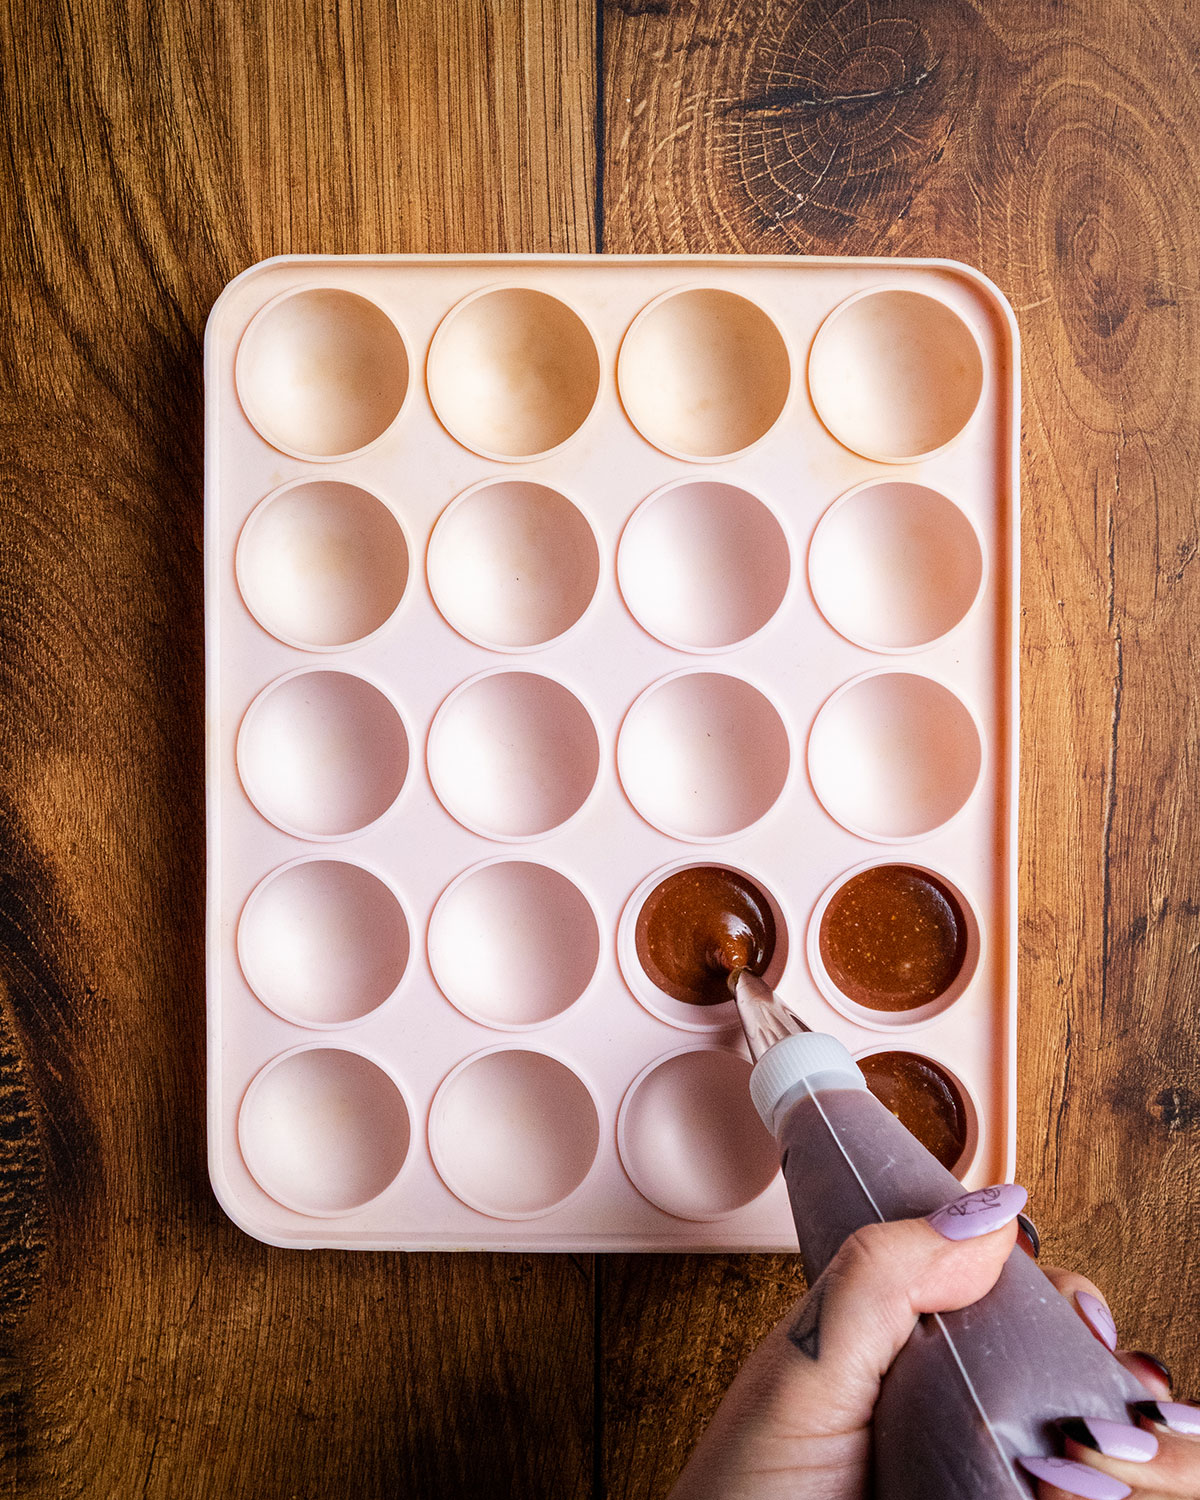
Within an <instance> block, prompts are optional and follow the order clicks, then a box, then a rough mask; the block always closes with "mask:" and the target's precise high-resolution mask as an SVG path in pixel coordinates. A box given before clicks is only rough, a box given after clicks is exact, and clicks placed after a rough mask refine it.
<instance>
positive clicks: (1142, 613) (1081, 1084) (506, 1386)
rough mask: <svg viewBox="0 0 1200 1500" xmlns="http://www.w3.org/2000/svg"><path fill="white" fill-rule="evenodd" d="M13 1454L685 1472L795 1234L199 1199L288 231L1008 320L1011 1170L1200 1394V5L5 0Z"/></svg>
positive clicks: (421, 1490)
mask: <svg viewBox="0 0 1200 1500" xmlns="http://www.w3.org/2000/svg"><path fill="white" fill-rule="evenodd" d="M0 45H2V46H3V58H2V67H0V78H2V88H3V118H4V122H5V136H6V144H5V148H4V150H3V151H2V152H0V185H2V186H0V236H2V243H3V251H4V260H3V264H4V269H5V293H6V304H7V306H6V312H7V315H6V317H5V318H4V320H3V326H2V331H0V338H2V344H0V370H2V381H3V388H2V396H0V424H2V431H3V443H2V448H0V464H2V469H0V473H2V476H3V494H2V499H0V539H2V547H3V552H2V558H0V713H2V714H3V722H2V730H0V757H2V772H0V831H2V839H0V964H2V974H0V978H2V988H0V1448H2V1450H3V1454H4V1457H3V1460H2V1463H0V1484H2V1485H3V1493H5V1494H13V1495H21V1496H28V1497H31V1500H51V1497H55V1500H57V1497H67V1496H72V1497H73V1496H79V1497H88V1500H91V1497H108V1496H113V1497H118V1500H123V1497H126V1496H143V1495H144V1496H148V1497H163V1500H168V1497H169V1500H189V1497H193V1496H194V1497H209V1496H213V1495H222V1496H229V1497H235V1496H237V1497H241V1496H245V1497H251V1496H252V1497H255V1500H274V1497H280V1500H282V1497H285V1496H286V1497H309V1496H312V1497H315V1496H318V1495H326V1494H330V1495H339V1496H346V1497H352V1500H358V1497H374V1496H380V1497H383V1496H392V1495H400V1494H402V1495H407V1496H413V1497H441V1496H446V1497H458V1496H476V1495H478V1496H492V1495H495V1496H514V1497H515V1496H535V1497H554V1500H575V1497H584V1496H600V1495H602V1494H607V1495H609V1496H611V1497H613V1500H617V1497H621V1500H624V1497H643V1496H645V1497H650V1496H659V1495H662V1494H664V1493H665V1491H666V1489H667V1488H668V1487H669V1484H670V1481H671V1479H672V1478H673V1477H674V1475H675V1473H676V1472H677V1471H678V1469H679V1467H680V1465H681V1464H682V1462H683V1459H684V1457H685V1455H686V1453H687V1452H688V1451H689V1449H690V1447H691V1445H692V1444H693V1443H694V1441H695V1438H696V1436H697V1434H698V1431H699V1429H700V1426H701V1425H702V1423H703V1421H704V1420H705V1418H706V1417H707V1415H708V1414H709V1413H710V1412H711V1410H712V1408H713V1406H714V1405H715V1403H716V1401H717V1399H718V1398H719V1396H720V1393H721V1391H722V1390H723V1389H724V1388H725V1386H726V1385H727V1384H728V1382H729V1380H730V1379H731V1377H732V1375H733V1373H734V1371H735V1370H736V1368H737V1366H738V1364H739V1362H740V1360H741V1359H742V1358H743V1356H744V1354H745V1353H746V1352H747V1350H748V1349H749V1348H750V1347H751V1346H752V1344H753V1342H754V1341H755V1339H756V1338H757V1337H758V1336H759V1334H760V1333H761V1332H763V1331H764V1330H765V1329H766V1328H767V1327H768V1326H769V1325H770V1324H771V1322H772V1321H773V1320H774V1319H775V1318H776V1317H778V1316H779V1315H780V1314H781V1313H782V1311H783V1310H784V1308H785V1306H786V1305H787V1302H788V1300H789V1299H790V1298H791V1297H792V1296H793V1295H794V1294H795V1293H796V1292H797V1291H798V1290H799V1289H800V1287H801V1284H802V1283H801V1280H800V1276H799V1272H798V1269H797V1267H796V1264H795V1262H794V1261H793V1260H792V1259H791V1258H790V1257H748V1256H747V1257H699V1256H696V1257H663V1258H656V1257H646V1256H612V1257H595V1258H592V1257H585V1258H579V1257H566V1256H547V1257H537V1256H499V1255H497V1256H482V1255H472V1256H466V1255H464V1256H433V1255H412V1256H399V1255H397V1256H384V1255H353V1254H348V1253H334V1252H313V1253H309V1254H303V1253H297V1252H287V1251H281V1250H275V1249H271V1248H269V1247H267V1246H264V1245H260V1244H258V1243H256V1242H254V1241H253V1240H250V1239H248V1238H247V1237H246V1236H244V1235H243V1234H241V1233H240V1232H239V1231H238V1230H236V1229H234V1228H233V1226H232V1225H231V1224H230V1223H229V1222H228V1221H226V1220H225V1218H224V1217H223V1215H222V1214H221V1212H220V1210H219V1209H218V1208H217V1206H216V1204H215V1202H214V1200H213V1198H212V1196H211V1193H210V1191H209V1188H208V1184H207V1177H206V1172H205V1164H204V1143H203V1095H204V1078H203V1067H204V1049H203V1038H204V988H203V963H204V958H203V949H204V944H203V904H204V883H203V868H204V822H203V818H204V811H203V742H202V729H203V641H202V586H201V532H202V467H203V451H202V411H201V338H202V333H203V326H204V319H205V316H206V314H207V311H208V308H209V307H210V305H211V304H212V302H213V300H214V299H215V297H216V295H217V293H218V292H219V290H220V288H221V286H222V285H223V284H224V283H225V282H226V281H227V280H228V279H229V278H230V277H231V276H233V275H234V274H236V273H237V272H238V271H240V270H241V269H243V268H244V267H245V266H246V265H248V264H250V263H251V262H253V261H255V260H258V259H260V258H262V257H264V256H267V255H271V254H275V253H278V252H282V251H297V252H301V251H318V250H319V251H325V252H350V251H359V252H363V251H405V250H418V251H430V252H442V251H466V250H561V251H572V250H580V251H583V250H589V249H594V248H600V249H603V250H606V251H612V252H658V251H671V252H680V251H753V252H758V253H771V252H783V251H788V252H796V251H800V252H815V253H824V254H846V255H853V254H866V253H871V254H879V253H885V254H908V255H939V256H949V257H954V258H959V259H963V260H967V261H970V262H973V263H974V264H976V265H978V266H980V267H981V268H982V269H983V270H985V271H986V272H987V273H988V274H989V275H991V276H992V277H993V278H994V279H995V280H996V281H997V282H998V283H999V284H1000V286H1001V287H1002V288H1003V289H1004V290H1005V292H1006V293H1007V294H1008V296H1009V297H1010V299H1011V300H1012V302H1013V304H1014V306H1015V307H1016V309H1017V314H1018V319H1019V321H1020V324H1021V328H1022V333H1023V337H1024V381H1025V395H1024V402H1025V404H1024V443H1023V485H1024V496H1023V500H1024V533H1023V568H1024V581H1023V589H1022V672H1023V686H1022V712H1023V728H1022V755H1023V765H1022V782H1021V786H1022V804H1021V850H1022V854H1021V899H1022V914H1021V931H1020V937H1021V976H1020V984H1021V1033H1020V1059H1019V1066H1020V1082H1021V1100H1022V1105H1021V1117H1020V1137H1019V1178H1020V1180H1021V1181H1022V1182H1024V1183H1025V1185H1026V1186H1027V1187H1028V1188H1029V1191H1030V1195H1031V1200H1032V1212H1033V1213H1034V1215H1035V1217H1036V1219H1037V1221H1038V1223H1039V1225H1040V1228H1041V1231H1042V1235H1043V1241H1044V1246H1045V1251H1044V1258H1046V1259H1049V1260H1051V1261H1054V1262H1058V1263H1061V1264H1068V1265H1075V1266H1078V1267H1079V1268H1080V1269H1084V1270H1086V1271H1088V1273H1089V1274H1091V1275H1092V1276H1093V1277H1094V1279H1095V1280H1096V1281H1097V1282H1099V1284H1100V1285H1101V1286H1102V1287H1103V1288H1104V1289H1105V1291H1106V1292H1107V1294H1108V1296H1109V1298H1110V1300H1111V1302H1112V1305H1113V1308H1114V1311H1115V1314H1116V1317H1117V1322H1118V1325H1119V1327H1120V1329H1121V1332H1122V1339H1123V1342H1124V1343H1126V1344H1127V1345H1129V1346H1131V1347H1141V1348H1148V1349H1152V1350H1155V1351H1156V1352H1158V1353H1159V1354H1160V1355H1161V1356H1162V1357H1163V1358H1165V1359H1166V1360H1167V1361H1168V1363H1169V1364H1171V1365H1172V1366H1173V1367H1174V1369H1175V1372H1176V1376H1177V1386H1178V1389H1179V1390H1180V1392H1181V1393H1182V1394H1183V1395H1188V1394H1192V1395H1200V1356H1198V1353H1197V1347H1196V1345H1197V1340H1196V1324H1195V1317H1194V1307H1189V1303H1188V1292H1187V1288H1188V1286H1189V1283H1190V1284H1191V1285H1192V1286H1193V1287H1194V1285H1195V1282H1196V1279H1197V1274H1198V1257H1197V1251H1196V1244H1197V1239H1198V1235H1200V1208H1198V1203H1200V1165H1198V1162H1200V1157H1198V1151H1197V1143H1198V1140H1200V1077H1198V1071H1197V1050H1198V1039H1197V1032H1198V1023H1197V1020H1196V1015H1197V991H1198V987H1200V985H1198V980H1200V972H1198V971H1200V898H1198V895H1197V881H1196V875H1195V871H1196V869H1197V867H1198V866H1200V820H1198V814H1197V806H1198V803H1200V748H1198V745H1200V725H1198V723H1197V719H1198V714H1200V710H1198V708H1197V704H1198V703H1200V692H1198V690H1197V681H1198V666H1200V663H1198V659H1197V655H1198V654H1197V648H1196V641H1197V639H1198V638H1200V593H1198V589H1200V585H1198V582H1197V580H1198V578H1200V569H1197V568H1196V567H1194V566H1193V564H1194V562H1195V559H1196V557H1197V552H1198V550H1200V529H1198V528H1200V518H1198V514H1197V512H1198V509H1200V501H1198V499H1197V485H1196V479H1195V472H1194V471H1195V466H1196V462H1197V459H1198V457H1200V452H1198V450H1200V436H1198V434H1200V382H1198V380H1197V376H1196V373H1195V372H1196V369H1197V368H1198V367H1200V316H1198V309H1200V293H1198V288H1200V235H1198V233H1197V228H1196V226H1197V225H1198V224H1200V189H1198V186H1197V182H1198V176H1197V174H1198V171H1200V85H1198V84H1197V78H1196V72H1195V62H1194V60H1195V57H1196V55H1197V49H1198V47H1200V21H1198V20H1197V17H1196V16H1195V15H1194V14H1192V13H1190V12H1189V10H1188V8H1187V7H1186V6H1185V5H1184V4H1183V3H1182V0H1175V3H1172V4H1168V5H1166V6H1165V7H1152V8H1143V7H1139V6H1135V5H1133V4H1132V3H1125V0H1122V3H1108V0H1080V3H1077V4H1074V5H1069V6H1064V5H1060V4H1054V3H1050V0H1045V3H1044V4H1041V5H1036V4H1033V3H1031V0H1012V3H1008V4H1004V5H995V6H985V7H978V6H970V5H967V4H965V3H963V4H957V3H954V0H931V3H926V4H911V3H910V4H901V3H891V0H869V3H868V0H861V3H860V0H845V3H828V4H827V3H814V0H802V3H798V4H797V3H794V0H624V3H623V4H617V3H609V4H607V5H605V6H604V7H603V11H602V13H601V14H600V15H597V14H596V11H595V8H594V6H593V5H591V4H586V3H584V0H524V3H519V0H493V3H485V0H453V3H447V4H441V3H435V0H396V3H395V4H392V5H390V6H385V5H381V4H376V3H374V0H364V3H362V4H360V5H357V6H349V5H346V6H341V7H338V6H334V5H317V4H315V3H311V0H301V3H296V4H290V5H285V4H282V3H271V4H253V3H248V4H244V5H238V6H230V5H212V6H189V5H185V4H182V3H179V0H147V3H138V4H134V5H133V6H131V7H126V6H116V5H109V4H106V3H103V0H79V3H76V4H72V5H67V4H65V3H63V0H50V3H47V4H44V5H42V4H34V3H33V0H23V3H22V0H9V4H8V6H7V7H6V9H5V12H4V19H3V24H2V26H0Z"/></svg>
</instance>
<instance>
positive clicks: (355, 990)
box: [205, 256, 1019, 1250]
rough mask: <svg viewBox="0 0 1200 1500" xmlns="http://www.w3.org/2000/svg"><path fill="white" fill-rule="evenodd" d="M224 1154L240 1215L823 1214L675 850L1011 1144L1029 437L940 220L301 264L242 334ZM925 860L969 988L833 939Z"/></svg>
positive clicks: (213, 709) (212, 870) (224, 900)
mask: <svg viewBox="0 0 1200 1500" xmlns="http://www.w3.org/2000/svg"><path fill="white" fill-rule="evenodd" d="M205 381H206V395H207V538H206V570H207V571H206V579H207V585H206V586H207V601H208V725H209V742H208V749H209V762H208V789H209V846H208V856H209V867H208V868H209V916H208V962H209V989H208V1022H209V1093H208V1098H209V1150H210V1168H211V1175H212V1181H213V1185H214V1187H215V1189H216V1192H217V1195H218V1197H219V1198H220V1201H221V1203H222V1204H223V1205H224V1207H225V1209H226V1210H227V1212H228V1213H229V1214H230V1215H231V1216H232V1217H233V1218H234V1219H235V1220H236V1221H237V1223H239V1224H240V1225H241V1226H242V1227H243V1228H244V1229H246V1230H247V1231H248V1232H249V1233H251V1234H253V1235H256V1236H257V1237H259V1238H260V1239H263V1240H268V1241H272V1242H274V1243H277V1244H285V1245H296V1246H316V1245H340V1246H358V1247H363V1248H368V1247H374V1248H394V1249H415V1248H428V1247H432V1248H445V1249H455V1248H501V1249H504V1248H508V1249H546V1250H554V1249H634V1250H684V1249H723V1250H768V1249H772V1250H773V1249H790V1248H792V1247H794V1244H795V1239H794V1234H793V1230H792V1224H791V1218H790V1214H789V1211H788V1205H787V1200H786V1197H785V1194H784V1190H783V1184H782V1181H781V1179H780V1177H779V1174H778V1170H777V1161H776V1156H775V1150H774V1147H773V1144H772V1142H771V1141H770V1140H769V1139H768V1137H767V1135H766V1133H765V1131H764V1130H763V1129H762V1127H761V1126H760V1124H759V1122H758V1120H757V1117H756V1116H755V1114H754V1112H753V1108H752V1106H751V1103H750V1098H749V1093H748V1087H747V1085H748V1077H749V1072H750V1064H749V1061H748V1060H747V1056H746V1052H745V1047H744V1044H743V1042H742V1040H741V1036H740V1032H739V1030H738V1027H737V1022H736V1017H735V1015H734V1013H733V1009H732V1006H731V1005H723V1006H717V1007H715V1008H711V1009H698V1008H695V1007H690V1006H687V1005H683V1004H680V1003H678V1002H677V1001H674V1000H672V999H670V998H669V997H668V996H667V995H666V994H665V993H664V992H663V991H661V990H659V989H657V988H656V987H655V986H654V985H653V984H652V983H651V982H650V980H649V978H648V976H647V975H646V974H645V973H644V972H643V971H642V970H641V968H640V967H639V964H638V961H637V955H636V949H635V944H634V933H633V929H634V924H635V920H636V916H637V912H638V910H639V908H640V904H641V901H642V900H643V899H644V898H645V896H646V895H647V894H648V893H649V891H651V890H652V889H653V888H654V886H655V885H656V884H657V882H658V880H659V879H660V878H661V877H662V875H663V874H664V872H667V871H669V870H672V869H675V868H678V867H680V866H683V865H688V864H717V865H721V866H725V867H728V868H732V869H735V870H737V871H740V872H742V873H744V874H745V875H747V876H749V877H750V878H751V879H752V880H753V881H754V882H755V883H756V884H757V885H758V886H760V887H761V889H762V890H764V891H765V892H766V893H767V895H768V896H769V898H770V900H771V902H772V903H773V908H774V915H775V919H776V925H777V928H778V933H779V942H778V946H777V949H776V952H775V956H774V959H773V960H772V963H771V967H770V969H769V970H768V972H767V975H766V977H767V980H768V982H770V983H772V984H774V985H775V986H776V987H777V988H778V989H779V991H780V993H781V994H782V995H783V996H784V997H785V998H786V999H787V1000H788V1001H789V1002H790V1003H791V1004H792V1005H793V1006H794V1007H795V1009H796V1010H797V1011H798V1012H799V1013H800V1014H801V1015H802V1016H803V1017H804V1019H805V1020H806V1021H807V1022H808V1024H809V1025H810V1026H812V1027H814V1028H816V1029H820V1030H827V1031H830V1032H832V1033H834V1034H836V1035H837V1036H839V1037H841V1038H842V1039H843V1040H845V1041H846V1042H847V1044H848V1045H849V1046H850V1048H851V1050H852V1051H853V1052H855V1053H856V1054H858V1055H862V1054H864V1053H866V1052H870V1051H879V1050H881V1049H889V1050H902V1051H910V1052H917V1053H919V1054H921V1055H922V1056H925V1057H929V1058H932V1059H934V1060H935V1061H937V1062H938V1063H940V1064H941V1065H943V1067H945V1068H946V1069H948V1070H949V1071H950V1072H951V1073H952V1074H953V1075H954V1076H955V1077H956V1078H957V1080H958V1082H959V1084H960V1086H961V1091H962V1093H963V1096H964V1099H965V1101H966V1109H967V1114H968V1116H969V1120H968V1125H969V1130H968V1143H967V1150H966V1153H965V1156H964V1159H963V1161H962V1162H961V1163H960V1167H959V1172H960V1175H961V1176H963V1178H964V1180H965V1181H966V1182H967V1183H968V1184H969V1185H971V1186H976V1185H979V1184H982V1183H987V1182H993V1181H998V1180H1001V1179H1003V1178H1007V1177H1008V1176H1009V1175H1010V1174H1011V1169H1012V1160H1013V1138H1014V1110H1013V1103H1014V1101H1013V1087H1014V1058H1013V1040H1014V1031H1015V1015H1014V983H1015V968H1016V966H1015V956H1014V860H1013V841H1014V829H1015V818H1016V803H1015V797H1014V787H1015V775H1016V755H1015V731H1016V701H1017V700H1016V664H1015V655H1014V645H1015V625H1014V616H1015V609H1014V601H1015V600H1016V598H1017V499H1016V489H1017V477H1016V443H1017V433H1018V426H1019V423H1018V398H1017V354H1016V330H1015V325H1014V322H1013V317H1012V313H1011V311H1010V310H1009V308H1008V306H1007V304H1006V303H1005V301H1004V299H1003V298H1002V297H1001V296H1000V294H999V293H998V292H997V291H996V289H995V288H994V287H993V286H992V285H991V283H990V282H988V281H987V280H986V279H985V278H983V277H982V276H980V275H979V274H978V273H977V272H975V271H973V270H971V269H969V268H968V267H965V266H961V265H957V264H953V263H950V262H940V261H922V262H918V261H904V260H810V259H803V258H793V257H782V256H781V257H771V258H762V259H758V258H741V257H728V258H726V257H699V258H689V259H685V258H657V257H655V258H620V257H608V256H605V257H587V256H576V257H564V258H559V257H553V256H549V257H537V256H531V257H512V258H494V257H461V258H459V257H449V258H420V257H404V256H395V257H391V256H388V257H364V258H357V257H351V258H320V257H312V258H308V257H293V258H285V259H280V260H272V261H267V262H264V263H263V264H261V265H258V266H255V267H253V268H251V269H250V270H249V271H247V272H246V273H245V274H244V275H242V276H240V277H238V278H237V280H235V281H234V282H232V283H231V284H230V285H229V287H227V288H226V290H225V292H224V293H223V295H222V296H221V298H220V300H219V301H218V303H217V305H216V307H215V308H214V310H213V313H212V316H211V318H210V320H209V325H208V333H207V341H206V374H205ZM897 862H898V863H904V864H908V865H915V866H918V867H920V868H923V869H926V870H929V871H931V872H934V873H936V874H937V875H938V876H939V877H940V878H941V879H942V880H943V881H944V882H945V883H946V884H947V885H948V886H950V887H951V888H952V889H953V890H954V891H955V892H957V893H958V895H959V897H960V900H961V905H962V906H963V908H964V911H965V912H966V913H967V917H968V924H969V927H970V944H969V952H968V957H967V963H966V966H965V968H964V970H963V978H962V979H961V980H960V982H959V983H958V985H957V986H956V987H955V989H954V991H953V992H952V993H950V994H948V995H947V996H945V997H943V999H942V1000H939V1001H936V1002H934V1003H931V1004H930V1005H927V1006H924V1007H923V1008H922V1009H921V1010H918V1011H912V1012H905V1013H901V1014H899V1015H887V1014H881V1013H878V1012H872V1011H867V1010H864V1009H863V1008H862V1007H859V1006H855V1005H854V1004H853V1003H851V1002H850V1001H849V1000H848V999H847V998H846V997H845V996H844V995H843V994H841V992H840V991H839V990H838V989H837V987H836V986H835V985H834V984H833V983H832V981H831V979H830V978H829V976H828V975H827V974H826V973H825V971H824V969H823V968H822V965H821V958H820V950H819V946H818V943H817V940H816V932H817V923H818V922H819V919H820V916H821V912H822V910H823V909H824V902H825V901H826V900H827V899H828V897H829V895H830V893H831V892H832V891H833V890H834V889H836V887H837V886H838V885H839V884H840V883H841V882H842V881H844V880H845V879H846V878H847V876H848V875H850V874H851V873H853V872H855V871H857V870H859V869H861V868H863V867H864V866H867V865H870V864H873V863H897Z"/></svg>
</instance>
